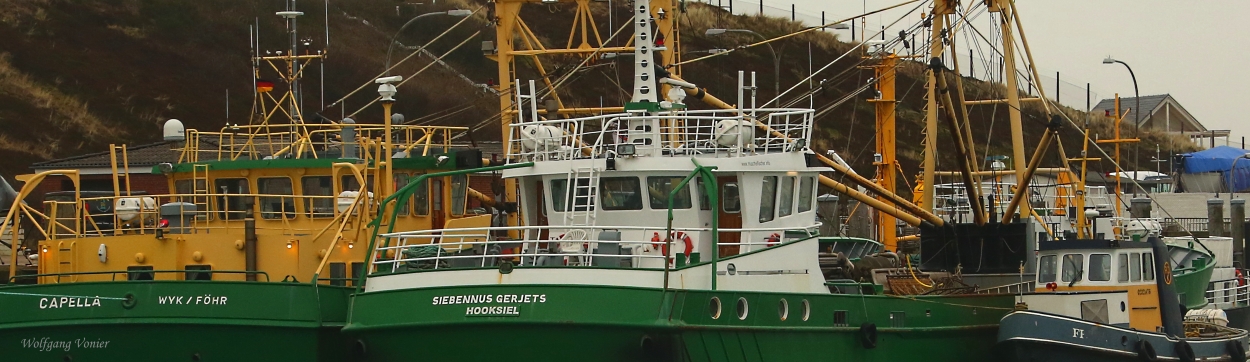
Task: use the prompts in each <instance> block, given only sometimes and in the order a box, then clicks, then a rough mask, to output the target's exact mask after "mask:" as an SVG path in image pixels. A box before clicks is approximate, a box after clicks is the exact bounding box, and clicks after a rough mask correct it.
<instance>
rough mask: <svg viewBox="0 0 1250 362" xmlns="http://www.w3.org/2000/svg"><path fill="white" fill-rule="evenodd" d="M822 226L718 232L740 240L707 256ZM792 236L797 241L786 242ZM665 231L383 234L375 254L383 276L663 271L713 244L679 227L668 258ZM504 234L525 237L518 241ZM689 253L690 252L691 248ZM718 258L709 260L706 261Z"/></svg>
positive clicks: (702, 231)
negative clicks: (517, 270) (534, 269)
mask: <svg viewBox="0 0 1250 362" xmlns="http://www.w3.org/2000/svg"><path fill="white" fill-rule="evenodd" d="M817 228H818V226H814V227H811V228H806V229H794V228H789V229H785V228H743V229H718V232H719V233H721V234H722V235H723V234H725V233H731V234H736V235H737V236H738V237H739V241H738V242H720V243H718V244H717V245H718V247H716V248H710V249H709V248H702V249H703V250H705V251H710V252H721V248H722V247H737V249H738V251H737V252H738V253H739V254H741V253H747V252H750V251H755V250H762V249H767V248H768V247H772V246H776V245H779V244H782V243H786V242H790V241H795V240H800V239H806V238H810V237H814V236H816V235H817ZM787 232H789V233H791V235H794V234H795V233H797V234H798V235H797V236H787ZM664 234H665V229H664V228H657V227H642V226H584V227H578V226H518V227H483V228H463V229H443V230H421V231H410V232H401V233H391V234H383V235H381V236H382V239H381V241H379V246H378V247H376V248H375V249H374V250H375V252H374V253H372V254H371V260H370V263H371V272H376V271H378V270H379V267H381V269H383V270H390V271H398V270H402V269H443V268H488V267H489V268H493V267H495V266H496V265H497V264H498V262H501V261H504V260H509V261H512V262H513V263H514V265H516V266H570V267H577V266H602V267H617V268H621V267H624V268H642V269H663V268H664V263H665V262H664V260H665V259H667V262H668V263H669V265H670V266H676V265H678V264H677V262H678V259H679V258H685V259H684V261H685V263H686V264H688V263H694V262H696V260H693V259H691V258H692V257H694V255H693V254H695V253H699V251H700V250H701V248H700V246H701V244H699V241H700V240H709V241H710V240H711V228H674V229H673V230H672V234H671V235H672V236H673V237H672V241H671V247H672V250H670V251H669V252H668V253H667V255H665V253H664V251H663V250H664V249H666V244H667V243H666V238H665V237H664ZM504 235H519V236H520V237H519V238H511V237H507V236H504ZM687 249H690V250H691V251H692V253H691V254H687V253H686V250H687ZM708 260H711V259H710V257H702V260H700V261H708Z"/></svg>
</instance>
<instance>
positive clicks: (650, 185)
mask: <svg viewBox="0 0 1250 362" xmlns="http://www.w3.org/2000/svg"><path fill="white" fill-rule="evenodd" d="M683 178H684V177H680V176H653V177H647V194H648V195H650V196H651V197H650V199H651V208H652V209H656V210H668V198H669V195H670V194H671V193H672V192H673V189H675V188H676V187H677V185H679V184H681V180H682V179H683ZM673 208H674V209H689V208H690V190H689V188H686V189H684V190H677V194H676V195H673Z"/></svg>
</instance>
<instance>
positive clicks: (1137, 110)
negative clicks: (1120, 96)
mask: <svg viewBox="0 0 1250 362" xmlns="http://www.w3.org/2000/svg"><path fill="white" fill-rule="evenodd" d="M1115 63H1120V64H1123V65H1124V68H1127V69H1128V76H1129V77H1132V78H1133V98H1134V101H1135V102H1136V103H1137V104H1136V105H1134V106H1133V138H1141V136H1140V134H1139V132H1138V131H1139V130H1140V129H1141V112H1142V110H1141V94H1140V93H1138V92H1137V76H1136V75H1134V74H1133V67H1130V66H1128V63H1125V62H1122V61H1119V60H1116V59H1115V58H1112V57H1107V58H1106V59H1103V60H1102V64H1115ZM1116 116H1117V117H1118V116H1119V115H1116ZM1139 142H1140V141H1138V142H1134V143H1133V180H1137V157H1138V153H1139V152H1138V151H1139V149H1140V148H1141V147H1138V143H1139ZM1133 197H1137V188H1136V187H1134V188H1133Z"/></svg>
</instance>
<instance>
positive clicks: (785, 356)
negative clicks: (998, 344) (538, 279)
mask: <svg viewBox="0 0 1250 362" xmlns="http://www.w3.org/2000/svg"><path fill="white" fill-rule="evenodd" d="M486 295H490V296H491V301H490V302H481V301H482V300H481V299H471V300H467V301H465V300H451V301H450V304H448V303H441V302H445V301H446V300H440V303H441V304H435V300H438V299H436V298H441V297H446V296H486ZM501 295H504V296H506V295H533V296H535V297H532V298H531V300H530V301H528V302H525V301H524V299H522V300H521V301H519V302H512V301H507V302H504V303H498V302H497V301H498V298H499V296H501ZM538 296H541V299H540V297H538ZM712 297H716V298H718V299H719V300H721V301H722V302H721V304H722V306H721V315H720V316H719V318H713V317H712V314H713V310H714V309H713V308H712V305H713V303H712V302H711V300H712ZM478 298H480V297H478ZM520 298H524V297H520ZM739 298H743V299H744V300H746V303H747V304H746V306H747V308H746V310H747V313H746V316H745V318H743V319H739V317H738V311H737V304H738V300H739ZM782 299H785V300H786V304H787V305H788V308H787V307H782V303H781V300H782ZM804 300H806V301H807V302H808V305H810V311H808V312H807V314H808V317H807V318H806V320H804V318H803V315H804V308H803V301H804ZM352 304H353V305H352V313H351V315H350V316H349V319H350V321H349V322H348V324H347V327H346V328H344V334H345V335H346V336H347V337H348V339H349V340H351V341H353V343H355V344H356V347H355V348H354V349H355V351H353V360H358V361H417V360H428V359H431V358H433V359H436V360H439V361H490V360H520V361H538V360H542V361H828V360H830V359H831V358H834V357H835V356H836V357H837V358H839V359H845V360H855V361H899V360H911V359H915V358H916V357H917V356H925V360H926V361H993V360H996V358H995V356H994V354H993V346H994V343H995V340H996V338H997V333H998V321H999V319H1001V318H1002V317H1003V316H1004V315H1005V314H1006V313H1007V312H1009V311H1010V309H1011V307H1012V306H1013V304H1014V299H1013V297H1011V296H1009V295H992V296H991V295H974V296H928V297H919V298H918V299H916V300H911V299H904V298H899V297H888V296H860V295H827V294H819V295H818V294H787V293H755V292H750V293H748V292H712V291H681V290H679V291H672V290H670V291H668V292H663V291H661V290H658V289H644V288H627V287H600V286H549V285H522V286H483V287H445V288H428V289H409V290H401V291H385V292H370V293H362V294H357V295H355V296H353V302H352ZM783 310H784V311H785V312H786V314H787V316H786V318H785V319H784V320H782V318H781V315H782V313H783ZM865 324H873V325H875V326H876V328H877V338H876V346H875V347H873V348H868V347H866V346H865V343H864V341H863V337H864V335H863V333H862V332H861V326H862V325H865Z"/></svg>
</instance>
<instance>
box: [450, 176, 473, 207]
mask: <svg viewBox="0 0 1250 362" xmlns="http://www.w3.org/2000/svg"><path fill="white" fill-rule="evenodd" d="M468 193H469V176H468V175H455V176H452V177H451V214H452V215H464V211H465V206H466V205H467V203H466V202H465V197H468Z"/></svg>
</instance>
